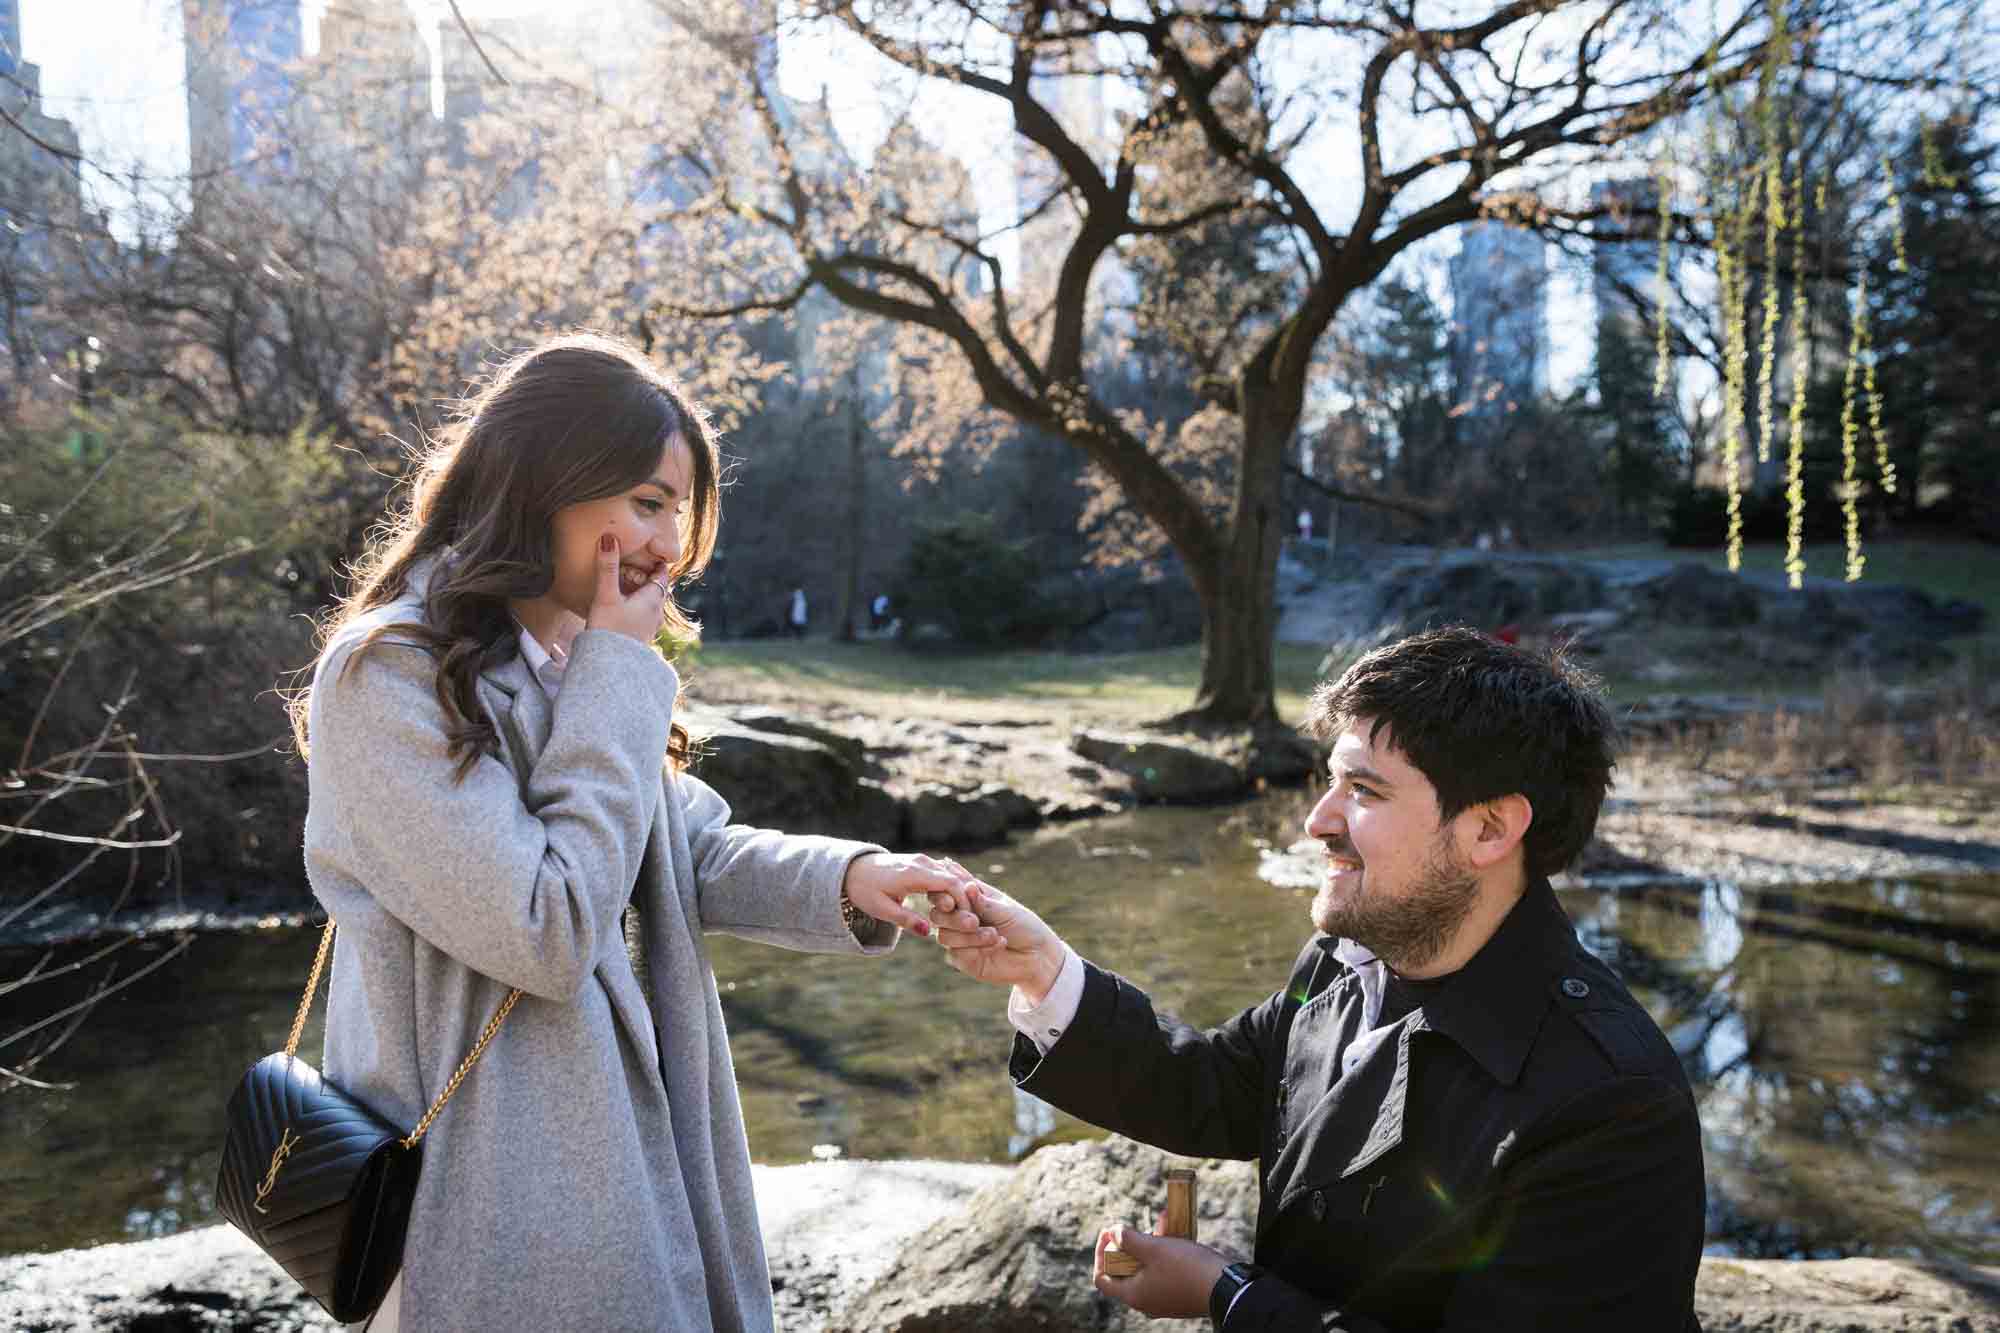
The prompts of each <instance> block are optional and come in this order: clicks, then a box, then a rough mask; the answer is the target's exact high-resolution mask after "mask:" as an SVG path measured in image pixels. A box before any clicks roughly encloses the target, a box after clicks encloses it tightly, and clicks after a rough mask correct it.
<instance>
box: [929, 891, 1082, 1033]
mask: <svg viewBox="0 0 2000 1333" xmlns="http://www.w3.org/2000/svg"><path fill="white" fill-rule="evenodd" d="M960 897H961V901H960V902H958V903H954V902H952V901H950V899H949V897H948V896H947V895H944V894H937V893H934V894H932V895H931V921H932V923H933V924H934V925H936V926H937V928H938V930H937V939H938V943H939V944H942V945H943V946H944V947H945V956H946V957H947V958H948V959H949V960H950V961H951V965H952V966H953V967H955V968H957V969H958V970H959V971H961V972H963V973H965V975H967V976H968V977H971V978H972V979H973V980H974V981H984V982H986V983H988V984H989V985H994V986H1019V987H1020V988H1021V992H1022V994H1023V995H1025V996H1026V997H1027V1000H1028V1003H1030V1004H1040V1003H1041V1002H1042V997H1044V996H1045V995H1047V994H1048V993H1049V987H1051V986H1053V985H1055V984H1056V977H1057V976H1059V975H1060V974H1061V972H1062V965H1063V958H1064V953H1065V951H1064V948H1063V942H1062V938H1061V937H1060V936H1058V935H1057V934H1056V933H1055V932H1054V931H1052V930H1050V929H1049V928H1048V926H1047V925H1046V924H1044V923H1043V921H1042V919H1041V918H1040V917H1038V916H1036V915H1035V914H1034V913H1033V912H1031V911H1029V910H1028V909H1027V908H1026V907H1024V906H1022V905H1021V904H1020V903H1018V902H1016V901H1015V900H1014V899H1012V898H1010V897H1008V896H1007V895H1006V894H1004V893H1002V892H1001V891H1000V890H998V889H996V888H993V887H992V886H991V885H988V884H973V885H970V886H968V887H966V888H965V890H964V891H963V893H962V894H961V895H960ZM955 909H958V910H955ZM964 912H971V913H972V914H973V915H974V916H976V917H977V918H978V919H979V929H976V930H967V929H964V928H963V926H964Z"/></svg>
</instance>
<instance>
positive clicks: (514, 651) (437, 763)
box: [294, 335, 964, 1330]
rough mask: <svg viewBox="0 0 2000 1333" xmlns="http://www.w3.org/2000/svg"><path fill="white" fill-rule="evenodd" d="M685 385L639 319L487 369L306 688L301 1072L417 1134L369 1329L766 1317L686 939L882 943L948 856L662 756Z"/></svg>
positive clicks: (704, 992) (684, 539)
mask: <svg viewBox="0 0 2000 1333" xmlns="http://www.w3.org/2000/svg"><path fill="white" fill-rule="evenodd" d="M717 471H718V467H717V455H716V447H715V441H714V437H713V435H712V434H711V432H710V429H709V427H708V424H707V422H706V420H705V419H704V418H703V416H702V414H701V413H700V412H699V411H698V410H697V409H696V408H695V407H694V406H693V405H692V404H691V403H689V401H688V400H687V399H686V397H685V396H684V395H683V394H682V393H681V391H680V390H679V389H678V387H677V386H676V385H675V384H674V383H673V381H672V380H671V379H670V378H669V377H667V376H666V375H665V374H663V373H662V372H661V371H660V370H659V369H657V368H656V367H654V366H653V365H651V364H650V363H649V362H648V361H647V360H646V359H645V358H644V357H643V356H641V355H639V354H638V353H637V352H636V351H634V350H633V349H631V348H628V347H626V346H624V345H622V344H620V343H617V342H614V341H610V340H607V339H603V338H598V337H593V336H587V335H578V336H569V337H563V338H558V339H554V340H551V341H548V342H545V343H543V344H541V345H540V346H538V347H536V348H534V349H533V350H531V351H528V352H526V353H524V354H522V355H520V356H517V357H515V358H513V359H512V360H510V361H508V362H507V363H505V364H504V365H503V366H501V367H500V368H499V370H498V371H497V373H495V374H494V375H493V376H492V377H491V379H490V380H489V382H488V383H487V384H486V385H485V387H484V388H483V389H482V390H481V391H480V392H479V393H478V394H476V395H475V396H474V397H473V398H472V399H471V400H470V401H469V403H468V404H467V408H466V410H465V411H464V412H463V413H462V415H461V417H460V419H459V420H458V421H457V423H456V424H455V425H454V426H453V428H452V429H451V430H450V431H449V432H448V433H447V434H446V435H445V436H444V438H443V439H442V441H441V442H440V443H439V444H438V445H437V446H436V447H435V448H434V449H433V450H432V451H431V453H430V454H429V456H428V457H427V458H426V460H425V461H424V465H423V467H422V469H421V471H420V474H419V476H418V478H417V480H416V483H415V486H414V489H413V492H412V494H411V498H410V500H409V503H408V504H407V506H406V507H405V508H403V509H402V510H401V511H400V512H399V513H398V514H397V515H396V516H394V517H393V518H392V520H391V521H390V523H389V525H388V526H387V528H386V529H385V531H383V532H382V533H381V534H380V535H379V537H378V539H377V540H376V542H375V543H374V545H373V546H372V548H371V549H370V551H369V552H368V553H367V554H366V555H364V556H363V558H362V560H361V562H360V564H359V566H358V567H357V570H356V579H355V588H354V591H353V593H352V595H351V596H349V597H348V598H347V599H346V601H345V602H344V603H342V604H341V605H340V606H339V607H338V608H337V609H336V610H335V612H334V613H333V615H332V617H331V619H330V621H329V623H328V626H327V628H326V632H325V637H324V644H323V647H322V648H321V650H320V652H319V655H318V658H317V660H316V662H315V664H314V669H313V678H312V683H311V686H310V687H309V689H308V690H307V691H304V692H302V693H301V695H300V696H299V697H298V698H297V699H295V700H294V725H295V727H296V728H297V730H298V734H299V741H300V744H301V747H302V748H303V749H305V750H306V753H307V755H308V770H309V775H310V804H309V808H308V813H307V817H306V834H305V854H306V869H307V873H308V876H309V878H310V879H311V882H312V887H313V891H314V893H315V894H316V895H317V896H318V898H319V899H320V901H321V902H322V903H323V904H324V905H325V907H326V909H327V911H328V912H329V913H330V914H331V916H332V917H333V918H334V920H335V921H337V922H338V923H339V931H338V934H337V936H336V938H335V945H334V957H333V977H332V982H331V988H330V992H329V1000H328V1007H327V1032H326V1053H325V1066H324V1067H325V1069H326V1072H327V1075H328V1077H330V1078H331V1079H332V1080H333V1081H334V1082H335V1083H338V1084H340V1085H341V1086H343V1087H344V1088H346V1089H347V1090H348V1091H349V1092H350V1093H352V1094H354V1095H355V1096H357V1097H359V1098H360V1099H361V1100H363V1101H365V1102H367V1103H369V1104H370V1105H371V1106H373V1107H374V1108H375V1109H376V1110H377V1111H379V1112H381V1113H382V1114H383V1115H385V1116H387V1117H389V1118H390V1119H392V1120H395V1121H397V1122H398V1123H399V1124H406V1125H414V1124H415V1123H416V1122H417V1120H418V1118H419V1117H420V1116H422V1115H423V1114H424V1112H425V1110H426V1108H427V1107H429V1106H430V1105H431V1104H432V1102H433V1101H434V1099H436V1098H437V1097H438V1095H439V1094H440V1092H441V1091H442V1090H443V1089H444V1088H445V1087H446V1086H447V1084H448V1083H449V1082H450V1081H451V1079H452V1077H453V1074H454V1071H455V1070H457V1069H458V1068H459V1065H460V1062H461V1061H462V1060H463V1059H464V1058H465V1056H466V1055H467V1053H468V1051H470V1050H471V1049H472V1048H473V1046H474V1045H475V1043H477V1042H478V1041H479V1039H480V1035H481V1033H482V1030H484V1029H486V1028H487V1027H488V1025H489V1023H490V1020H492V1019H493V1017H494V1015H495V1014H497V1013H500V1012H501V1011H502V1007H503V1005H504V1004H505V1002H506V1001H507V999H508V997H509V996H510V995H511V994H512V993H513V992H514V991H516V990H518V991H520V992H522V994H521V996H520V998H519V999H518V1001H517V1002H515V1003H514V1004H513V1006H512V1008H511V1010H509V1011H508V1012H507V1015H506V1018H505V1020H504V1022H503V1023H502V1024H501V1025H500V1026H499V1028H498V1030H497V1032H495V1033H494V1035H493V1036H492V1038H491V1041H490V1043H489V1044H488V1045H487V1046H486V1048H485V1050H484V1053H483V1055H482V1056H481V1058H480V1060H479V1063H478V1064H477V1066H476V1067H475V1068H473V1069H472V1070H471V1071H470V1073H469V1074H468V1075H466V1077H464V1079H463V1080H462V1081H461V1082H460V1083H459V1084H458V1086H457V1087H456V1089H455V1091H454V1092H453V1093H452V1094H451V1096H450V1100H449V1102H448V1104H446V1105H445V1107H444V1109H443V1111H442V1113H441V1114H440V1115H439V1117H438V1119H437V1123H436V1125H435V1127H434V1128H433V1129H432V1130H431V1131H430V1133H429V1136H428V1137H427V1138H426V1140H425V1142H424V1151H425V1161H424V1166H423V1171H422V1175H421V1178H420V1181H419V1185H418V1194H417V1197H416V1200H415V1203H414V1206H413V1210H412V1213H411V1221H410V1227H409V1240H408V1244H407V1246H406V1249H405V1252H404V1260H403V1269H402V1274H401V1277H400V1278H399V1279H398V1280H397V1283H396V1284H395V1286H394V1287H392V1289H391V1291H390V1294H389V1298H388V1300H387V1301H386V1302H385V1303H384V1305H383V1307H382V1309H381V1310H379V1311H378V1312H377V1316H376V1320H375V1328H376V1329H377V1330H381V1329H383V1328H385V1327H396V1326H400V1327H402V1328H406V1329H429V1328H444V1327H449V1328H536V1329H554V1328H605V1329H611V1328H616V1329H628V1328H659V1329H676V1330H700V1329H718V1330H722V1329H727V1330H737V1329H746V1330H764V1329H769V1328H771V1327H772V1307H771V1290H770V1280H769V1275H768V1272H767V1270H766V1265H765V1260H764V1253H763V1246H762V1242H761V1238H760V1234H759V1231H758V1225H757V1217H756V1205H755V1199H754V1197H753V1195H752V1192H751V1177H750V1158H749V1153H748V1149H747V1147H746V1144H745V1140H744V1134H743V1123H742V1115H741V1110H740V1107H739V1105H738V1101H737V1095H736V1087H735V1077H734V1073H733V1070H732V1068H731V1064H730V1056H729V1047H728V1042H727V1038H726V1034H725V1032H724V1030H723V1022H722V1012H721V1009H720V1007H719V1005H718V1003H717V997H716V990H715V980H714V975H713V973H712V972H711V971H710V968H709V964H708V958H707V952H706V950H705V948H704V946H703V941H702V936H703V933H704V932H705V931H725V932H729V933H732V934H736V935H742V936H748V937H750V938H753V939H758V940H763V941H766V942H769V943H773V944H778V945H782V946H784V947H787V948H791V949H797V950H804V951H818V952H833V953H865V954H880V953H886V952H887V951H888V950H889V949H890V948H891V947H892V946H893V944H894V942H895V939H896V936H897V928H898V927H903V928H907V929H910V930H914V931H916V932H917V933H918V934H920V935H928V934H929V933H930V926H929V923H928V922H927V921H925V920H924V919H923V918H922V917H921V916H919V915H918V914H917V913H915V912H912V911H910V910H908V909H906V908H905V907H904V906H903V905H902V898H903V897H904V895H906V894H917V893H925V892H936V891H944V892H949V891H951V890H952V889H954V888H956V887H957V886H958V885H959V884H960V883H961V882H964V881H963V879H962V877H963V874H964V872H963V871H960V870H958V869H957V868H956V867H955V866H947V865H945V864H944V863H941V862H937V861H933V860H931V859H930V858H928V857H921V856H894V855H890V854H888V853H886V852H884V851H883V850H882V849H881V848H878V847H873V846H871V845H869V844H865V843H854V842H845V841H841V840H838V839H833V838H824V837H804V836H788V835H785V834H781V833H777V832H774V831H770V830H761V829H754V828H749V827H745V826H743V825H738V824H732V823H731V822H730V819H729V808H728V806H727V804H726V803H724V801H723V800H722V799H721V798H720V797H718V796H717V795H716V794H715V792H714V791H712V790H711V789H710V788H709V787H708V786H706V785H705V784H704V783H702V782H701V781H700V780H699V779H698V778H696V777H694V776H693V775H692V774H691V773H689V772H687V771H686V769H687V761H688V757H689V740H688V734H687V731H686V730H685V728H684V727H683V726H682V725H681V723H680V722H679V721H678V720H676V718H675V714H674V709H675V703H676V699H677V696H678V693H679V679H678V677H677V676H676V674H675V672H674V669H673V667H672V666H671V665H670V664H669V663H668V662H667V661H666V660H665V659H664V658H663V657H662V656H661V655H660V653H659V652H658V651H657V650H656V649H655V647H654V646H653V644H654V640H655V639H656V637H658V636H659V634H660V631H661V629H662V627H663V626H665V627H666V628H668V629H669V630H671V631H672V634H673V636H674V637H675V638H676V639H686V638H689V637H691V636H692V635H693V634H694V633H695V632H696V626H694V625H693V624H692V623H691V622H690V621H689V620H688V619H687V618H686V617H685V616H684V615H683V614H682V613H681V612H680V610H679V609H678V608H677V607H676V605H675V603H674V599H673V596H672V589H673V586H674V585H675V583H676V582H677V581H680V580H683V579H686V578H689V577H691V576H693V575H695V574H698V573H699V572H700V570H701V568H702V566H703V565H704V563H705V562H706V561H707V559H708V557H709V554H710V552H711V551H712V550H713V549H714V545H715V535H716V524H717Z"/></svg>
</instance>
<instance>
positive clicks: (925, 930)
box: [917, 921, 931, 939]
mask: <svg viewBox="0 0 2000 1333" xmlns="http://www.w3.org/2000/svg"><path fill="white" fill-rule="evenodd" d="M917 934H918V935H919V936H921V937H923V938H924V939H929V938H930V937H931V923H930V922H928V921H919V922H917Z"/></svg>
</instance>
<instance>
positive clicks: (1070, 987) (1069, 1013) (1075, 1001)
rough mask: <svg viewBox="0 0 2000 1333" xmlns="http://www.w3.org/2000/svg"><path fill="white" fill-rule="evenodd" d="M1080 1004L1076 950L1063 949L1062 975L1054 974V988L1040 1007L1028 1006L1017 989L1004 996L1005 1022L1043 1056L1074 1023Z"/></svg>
mask: <svg viewBox="0 0 2000 1333" xmlns="http://www.w3.org/2000/svg"><path fill="white" fill-rule="evenodd" d="M1082 1003H1083V959H1081V958H1079V957H1077V954H1076V950H1074V949H1072V948H1070V947H1069V945H1067V944H1065V945H1063V964H1062V971H1060V972H1058V973H1056V984H1055V985H1053V986H1051V987H1049V993H1048V994H1047V995H1044V996H1043V997H1042V1002H1041V1003H1040V1004H1032V1005H1031V1004H1029V1003H1028V997H1027V996H1026V995H1023V994H1022V993H1021V988H1020V987H1019V986H1016V987H1014V989H1013V990H1012V991H1010V992H1009V993H1008V995H1007V1021H1008V1022H1010V1023H1012V1024H1013V1025H1014V1030H1015V1031H1016V1032H1019V1033H1020V1034H1021V1035H1022V1036H1024V1037H1026V1038H1027V1039H1028V1040H1029V1041H1031V1042H1033V1043H1035V1049H1036V1050H1038V1051H1040V1052H1041V1053H1042V1054H1043V1055H1047V1054H1048V1053H1049V1049H1050V1048H1051V1047H1053V1046H1054V1045H1055V1044H1056V1042H1057V1040H1058V1039H1060V1038H1061V1036H1062V1034H1063V1033H1064V1032H1066V1031H1068V1030H1069V1025H1070V1024H1071V1023H1072V1022H1074V1021H1075V1019H1076V1011H1077V1007H1078V1006H1079V1005H1081V1004H1082Z"/></svg>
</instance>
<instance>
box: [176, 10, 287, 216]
mask: <svg viewBox="0 0 2000 1333" xmlns="http://www.w3.org/2000/svg"><path fill="white" fill-rule="evenodd" d="M181 16H182V25H183V45H184V47H185V50H186V57H187V103H188V168H189V173H190V175H191V177H192V181H193V195H194V197H195V199H196V200H199V199H200V198H201V197H202V195H203V193H204V191H205V190H206V189H207V188H208V187H209V186H210V185H212V184H213V183H214V182H216V181H219V180H221V179H222V178H223V177H224V176H227V175H240V174H243V173H246V172H256V173H258V174H272V175H281V174H283V173H284V172H285V171H286V170H287V168H288V167H289V162H290V159H289V154H290V147H289V141H288V137H287V135H286V134H285V132H284V129H285V124H286V121H287V119H288V117H289V115H290V112H291V111H292V108H293V105H294V103H295V102H296V100H297V97H298V82H297V77H296V74H297V69H298V65H299V62H300V61H301V60H302V59H303V58H304V56H305V25H304V16H303V15H302V14H301V12H300V5H299V0H182V6H181Z"/></svg>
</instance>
